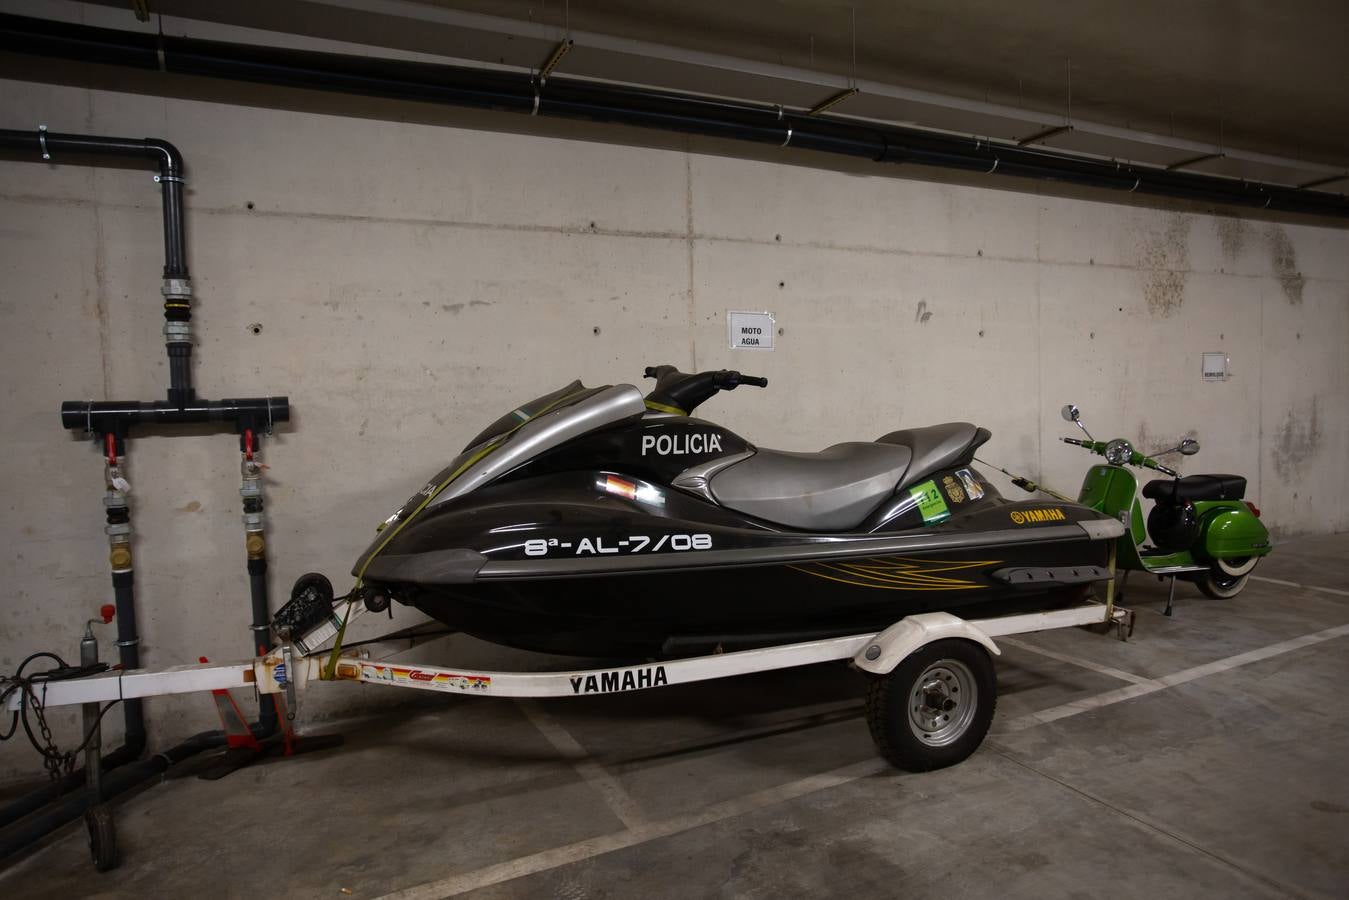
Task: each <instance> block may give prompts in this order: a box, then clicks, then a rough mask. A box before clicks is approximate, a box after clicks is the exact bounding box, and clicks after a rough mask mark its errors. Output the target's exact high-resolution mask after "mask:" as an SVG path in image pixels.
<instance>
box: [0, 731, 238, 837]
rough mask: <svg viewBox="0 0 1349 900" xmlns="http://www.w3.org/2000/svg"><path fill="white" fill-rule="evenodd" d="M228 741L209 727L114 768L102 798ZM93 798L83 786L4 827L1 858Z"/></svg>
mask: <svg viewBox="0 0 1349 900" xmlns="http://www.w3.org/2000/svg"><path fill="white" fill-rule="evenodd" d="M224 745H225V736H224V734H223V733H221V732H219V731H206V732H202V733H201V734H198V735H194V736H193V737H190V738H188V739H187V740H186V741H183V742H182V743H181V744H178V745H177V746H175V747H170V748H169V749H168V750H165V751H164V752H162V753H156V754H155V755H154V756H151V757H149V758H147V759H144V760H141V761H140V762H135V763H130V764H128V765H124V766H122V767H121V768H119V769H117V770H115V771H113V772H109V773H106V774H104V776H103V798H102V799H103V800H105V801H106V800H111V799H112V798H113V797H116V796H117V795H119V794H122V793H125V792H126V791H129V790H131V789H132V788H134V787H137V786H138V785H141V784H143V783H144V782H145V781H147V780H148V779H150V778H153V777H155V776H156V775H160V774H162V773H163V772H165V771H167V770H168V768H169V767H170V766H173V765H176V764H177V763H180V762H182V761H183V760H185V759H187V758H189V757H191V756H193V755H195V754H197V753H201V752H202V751H204V750H211V749H214V748H217V747H223V746H224ZM93 802H94V798H93V797H92V796H91V795H90V793H89V791H85V790H81V791H79V792H77V793H74V794H71V795H70V796H69V797H67V798H66V799H64V800H61V801H59V802H57V803H55V804H52V805H51V806H50V807H48V808H47V809H43V810H42V811H41V812H37V813H34V814H33V815H30V816H27V817H26V818H24V819H22V820H21V821H18V822H15V823H13V824H11V825H10V826H8V827H6V828H4V829H0V859H4V858H5V857H7V856H10V855H11V854H14V853H17V852H18V851H20V850H22V849H24V848H25V847H28V846H30V845H32V844H34V843H36V842H37V841H40V840H42V839H43V838H44V837H46V836H47V835H49V834H51V833H52V832H53V831H55V830H56V829H58V828H60V827H61V826H62V825H65V824H67V823H69V822H72V821H74V820H75V819H77V818H79V817H80V816H82V815H84V811H85V810H86V809H88V808H89V807H90V806H91V805H92V804H93Z"/></svg>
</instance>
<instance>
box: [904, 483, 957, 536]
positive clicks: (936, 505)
mask: <svg viewBox="0 0 1349 900" xmlns="http://www.w3.org/2000/svg"><path fill="white" fill-rule="evenodd" d="M909 496H910V497H912V498H914V499H915V500H917V501H918V511H919V512H920V513H922V515H923V524H924V525H932V524H934V523H936V522H940V521H942V520H944V519H949V518H951V510H950V508H949V507H947V505H946V501H945V500H943V499H942V495H941V491H939V490H937V482H935V481H933V480H931V479H928V480H927V481H924V482H923V483H922V484H920V485H916V486H914V487H911V488H909Z"/></svg>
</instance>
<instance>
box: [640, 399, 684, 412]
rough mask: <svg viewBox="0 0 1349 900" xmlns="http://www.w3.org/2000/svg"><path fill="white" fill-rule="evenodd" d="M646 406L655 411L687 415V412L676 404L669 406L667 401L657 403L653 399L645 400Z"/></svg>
mask: <svg viewBox="0 0 1349 900" xmlns="http://www.w3.org/2000/svg"><path fill="white" fill-rule="evenodd" d="M646 408H647V409H654V410H655V411H656V412H663V413H672V414H674V415H676V416H687V415H688V413H686V412H684V411H683V410H682V409H680V408H679V407H677V406H670V405H669V404H668V403H657V402H656V401H655V400H648V401H646Z"/></svg>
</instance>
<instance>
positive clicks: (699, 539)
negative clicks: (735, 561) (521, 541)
mask: <svg viewBox="0 0 1349 900" xmlns="http://www.w3.org/2000/svg"><path fill="white" fill-rule="evenodd" d="M711 549H712V535H710V534H662V535H659V536H658V537H655V538H652V537H651V536H650V535H645V534H630V535H628V536H627V538H620V539H615V538H612V537H609V538H606V537H594V538H588V537H587V538H581V539H580V540H579V541H563V540H560V539H558V538H546V539H545V538H533V539H531V540H528V541H525V556H547V555H549V554H550V553H552V552H554V551H558V552H562V553H570V554H571V555H572V556H599V555H601V554H615V553H643V552H646V553H659V552H661V551H662V550H675V551H683V550H711Z"/></svg>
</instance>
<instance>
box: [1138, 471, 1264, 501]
mask: <svg viewBox="0 0 1349 900" xmlns="http://www.w3.org/2000/svg"><path fill="white" fill-rule="evenodd" d="M1143 496H1144V497H1147V498H1148V499H1149V500H1158V501H1161V502H1162V503H1186V502H1190V501H1194V500H1240V499H1242V498H1243V497H1245V496H1246V479H1245V478H1243V477H1242V476H1240V475H1186V476H1185V477H1184V478H1174V479H1173V478H1158V479H1156V480H1155V481H1149V482H1148V483H1147V484H1145V485H1143Z"/></svg>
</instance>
